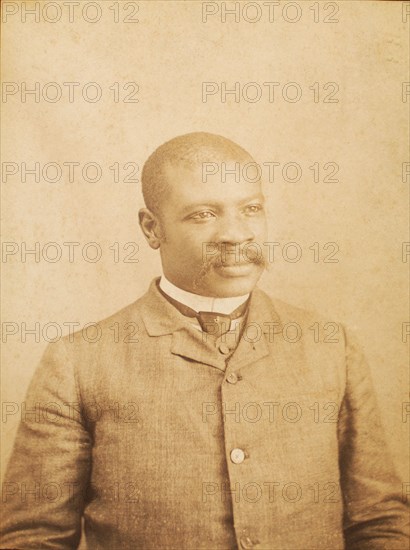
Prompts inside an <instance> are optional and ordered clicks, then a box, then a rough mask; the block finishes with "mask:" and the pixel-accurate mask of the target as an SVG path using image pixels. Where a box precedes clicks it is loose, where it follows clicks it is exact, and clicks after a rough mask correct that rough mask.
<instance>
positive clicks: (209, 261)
mask: <svg viewBox="0 0 410 550" xmlns="http://www.w3.org/2000/svg"><path fill="white" fill-rule="evenodd" d="M249 263H254V264H256V265H263V266H264V267H266V266H267V261H266V258H265V256H264V254H263V251H262V250H261V248H260V247H258V246H256V249H255V248H254V247H253V246H250V245H248V246H246V247H236V248H232V247H224V248H223V250H222V251H221V252H219V253H218V254H217V255H215V256H210V257H209V258H206V259H204V261H203V268H204V270H205V271H209V269H211V268H212V267H223V266H228V265H229V266H231V265H245V264H249Z"/></svg>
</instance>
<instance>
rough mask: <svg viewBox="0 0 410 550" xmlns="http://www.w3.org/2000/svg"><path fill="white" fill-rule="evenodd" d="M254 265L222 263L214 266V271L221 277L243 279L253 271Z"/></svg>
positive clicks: (248, 263) (249, 263)
mask: <svg viewBox="0 0 410 550" xmlns="http://www.w3.org/2000/svg"><path fill="white" fill-rule="evenodd" d="M254 266H255V264H254V263H252V262H224V263H223V264H218V265H215V266H214V269H215V270H216V271H217V272H218V273H219V274H220V275H222V277H224V276H225V277H244V276H245V275H249V274H250V273H251V272H252V271H253V270H254Z"/></svg>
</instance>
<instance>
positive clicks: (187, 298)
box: [159, 275, 249, 314]
mask: <svg viewBox="0 0 410 550" xmlns="http://www.w3.org/2000/svg"><path fill="white" fill-rule="evenodd" d="M159 286H160V288H161V290H162V291H163V292H165V294H168V296H171V298H173V299H174V300H177V301H178V302H181V304H184V305H185V306H188V307H190V308H191V309H193V310H194V311H196V312H198V311H216V312H218V313H225V314H229V313H232V311H234V310H235V309H236V308H237V307H239V306H240V305H242V304H243V303H244V302H246V300H247V299H248V298H249V293H248V294H245V295H243V296H234V297H231V298H212V297H211V296H200V295H199V294H193V293H192V292H187V291H186V290H182V288H179V287H177V286H175V285H174V284H172V283H171V282H170V281H168V279H167V278H166V277H165V275H162V277H161V279H160V282H159Z"/></svg>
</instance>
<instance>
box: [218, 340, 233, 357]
mask: <svg viewBox="0 0 410 550" xmlns="http://www.w3.org/2000/svg"><path fill="white" fill-rule="evenodd" d="M218 349H219V351H220V352H221V353H223V354H224V355H228V353H229V352H230V351H231V350H230V349H229V347H228V346H227V345H226V344H224V343H223V342H222V343H221V344H219V346H218Z"/></svg>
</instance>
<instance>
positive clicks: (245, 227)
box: [216, 216, 255, 244]
mask: <svg viewBox="0 0 410 550" xmlns="http://www.w3.org/2000/svg"><path fill="white" fill-rule="evenodd" d="M254 238H255V232H254V230H253V229H252V227H251V225H250V224H249V221H248V220H246V219H244V218H243V217H242V216H227V217H226V218H224V219H223V220H220V223H219V224H218V235H217V239H216V240H217V241H218V242H223V243H227V244H228V243H229V244H241V243H244V242H248V241H252V240H253V239H254Z"/></svg>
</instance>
